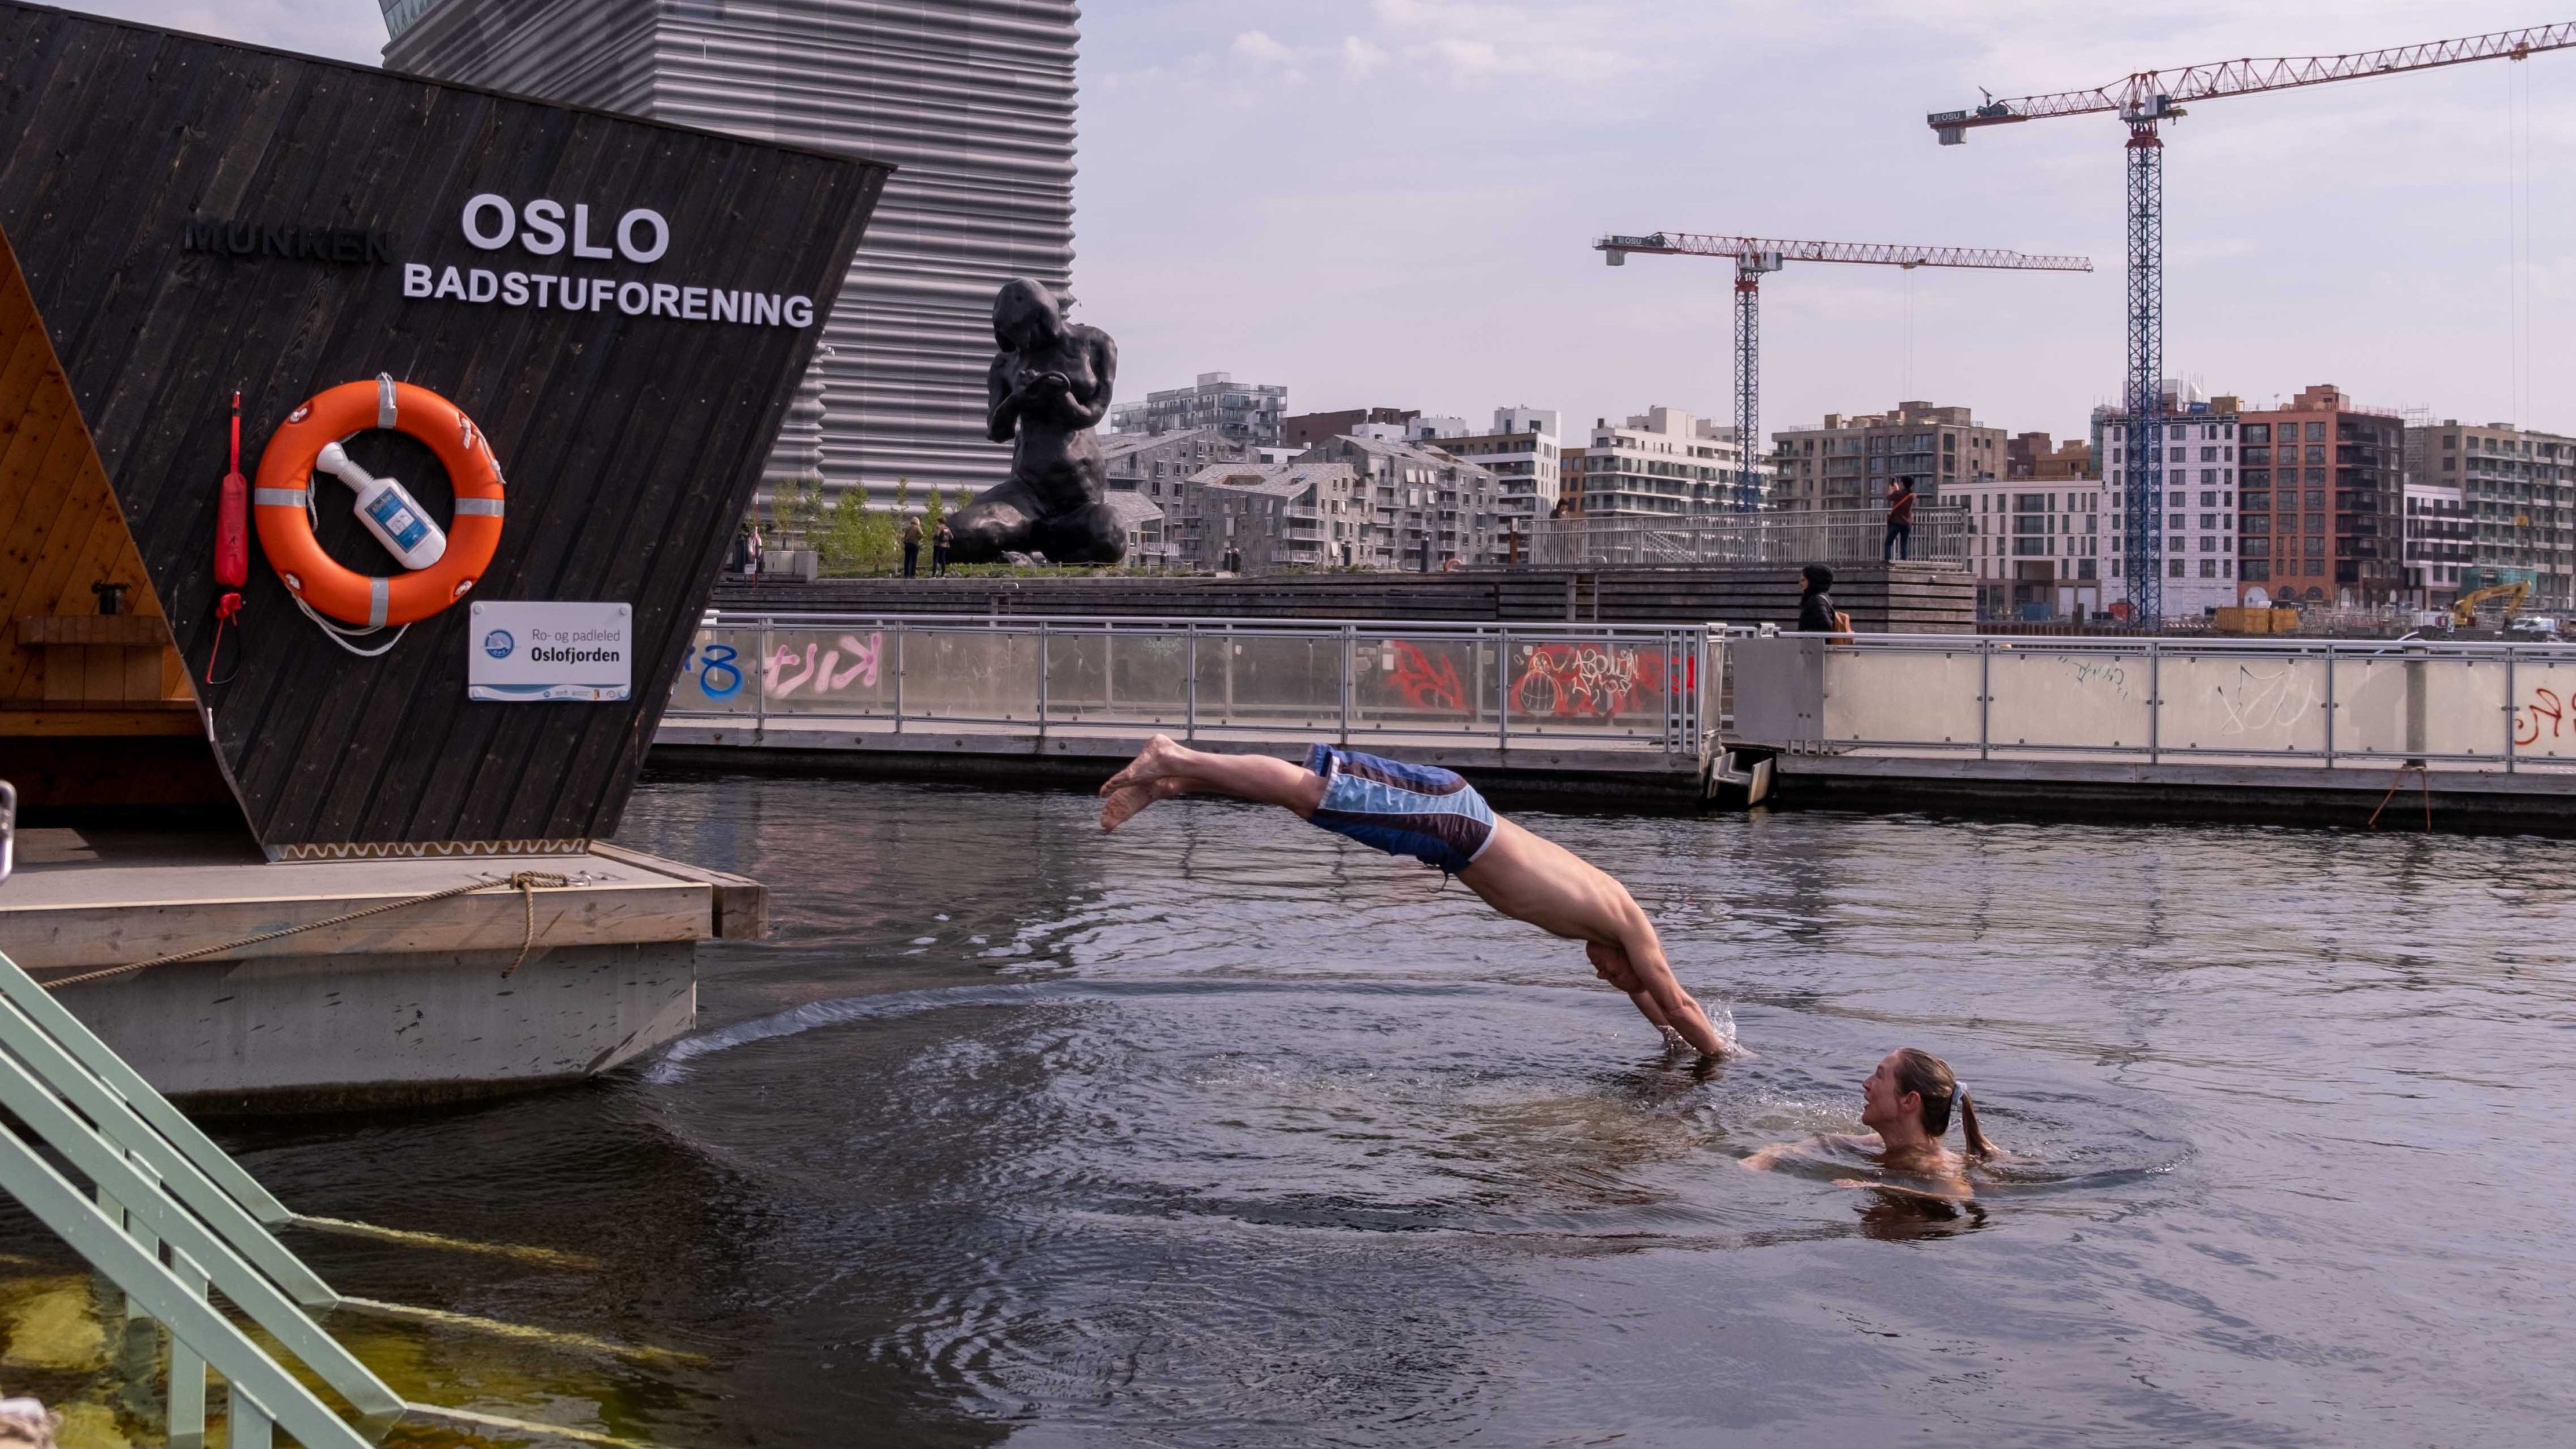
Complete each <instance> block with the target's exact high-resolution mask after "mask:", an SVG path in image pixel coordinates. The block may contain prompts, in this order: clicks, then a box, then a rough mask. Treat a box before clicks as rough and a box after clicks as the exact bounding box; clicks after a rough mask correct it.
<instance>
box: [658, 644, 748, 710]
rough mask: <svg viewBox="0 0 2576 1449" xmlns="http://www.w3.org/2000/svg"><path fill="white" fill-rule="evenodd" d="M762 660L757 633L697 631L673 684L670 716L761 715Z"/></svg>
mask: <svg viewBox="0 0 2576 1449" xmlns="http://www.w3.org/2000/svg"><path fill="white" fill-rule="evenodd" d="M759 658H760V631H759V630H758V629H700V630H698V631H697V633H696V634H695V636H693V637H692V638H691V639H690V641H689V652H688V653H686V654H684V655H682V656H681V657H680V677H679V678H677V679H675V680H673V681H672V682H671V713H673V714H746V715H747V714H756V713H758V712H759V709H760V685H759V670H760V664H759Z"/></svg>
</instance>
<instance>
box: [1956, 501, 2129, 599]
mask: <svg viewBox="0 0 2576 1449" xmlns="http://www.w3.org/2000/svg"><path fill="white" fill-rule="evenodd" d="M1942 502H1944V503H1946V504H1964V505H1965V506H1966V508H1967V516H1968V566H1969V569H1970V571H1971V572H1973V573H1974V574H1975V575H1976V576H1977V616H1978V617H1979V618H1981V619H2015V620H2022V621H2027V622H2045V621H2049V620H2055V619H2075V618H2089V617H2091V616H2093V615H2095V614H2098V613H2101V612H2102V611H2103V610H2105V609H2107V608H2109V607H2110V602H2111V600H2113V599H2116V598H2118V597H2120V595H2119V593H2118V592H2117V591H2116V589H2114V590H2113V591H2111V592H2107V593H2106V592H2105V585H2106V583H2107V582H2108V581H2109V577H2110V568H2109V562H2110V561H2109V559H2108V558H2107V557H2106V554H2107V553H2112V552H2117V551H2118V548H2119V545H2118V543H2117V542H2116V538H2117V536H2116V535H2114V534H2112V533H2111V532H2110V529H2109V521H2110V514H2109V512H2108V510H2107V509H2106V508H2105V506H2104V505H2105V502H2106V500H2105V498H2104V497H2103V486H2102V480H2101V479H2099V478H1978V479H1974V480H1972V481H1968V482H1954V483H1951V484H1950V485H1948V486H1947V488H1945V489H1944V490H1943V492H1942Z"/></svg>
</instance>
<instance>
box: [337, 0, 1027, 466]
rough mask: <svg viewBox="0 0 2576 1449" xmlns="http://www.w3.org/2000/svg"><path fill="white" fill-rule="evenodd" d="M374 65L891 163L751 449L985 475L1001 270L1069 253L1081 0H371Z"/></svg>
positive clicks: (993, 452) (998, 457) (1004, 455)
mask: <svg viewBox="0 0 2576 1449" xmlns="http://www.w3.org/2000/svg"><path fill="white" fill-rule="evenodd" d="M382 3H383V6H384V12H385V23H386V27H387V29H389V30H390V31H391V32H392V34H393V42H392V44H390V45H388V46H387V47H386V48H385V63H386V64H387V65H388V66H390V67H392V68H394V69H396V70H402V71H408V72H411V73H413V74H416V75H421V76H428V77H433V78H437V79H442V80H455V81H464V82H468V83H470V84H475V85H486V86H491V87H494V88H496V89H500V90H505V91H514V92H518V93H520V94H523V95H532V96H544V97H548V98H551V99H555V100H565V101H572V102H575V103H577V104H581V105H588V106H597V107H600V108H602V109H605V110H613V111H622V112H625V113H627V114H630V115H637V116H649V117H652V118H654V119H656V120H665V121H676V122H680V123H682V124H684V125H691V126H704V127H707V128H709V129H712V130H719V131H730V132H733V133H735V134H737V135H743V136H755V137H759V138H761V139H764V140H774V141H781V142H785V143H787V144H790V145H798V146H812V147H819V148H822V149H826V150H832V151H839V152H842V153H845V154H849V155H864V156H866V157H868V158H870V159H873V160H880V161H890V162H893V163H894V164H895V166H896V168H897V169H896V171H895V174H894V176H893V178H892V179H891V180H890V181H888V182H887V184H886V189H885V198H884V201H883V202H882V204H880V205H879V207H878V208H877V214H876V222H875V224H874V225H873V226H872V227H871V228H870V230H869V232H868V237H867V241H866V243H865V244H864V245H863V246H861V247H860V249H859V253H858V256H857V258H856V260H855V261H853V262H852V264H851V266H850V275H849V279H848V281H847V282H846V283H844V284H843V286H842V289H841V297H840V303H839V305H838V306H837V307H835V308H834V309H833V310H832V319H831V325H830V327H829V328H828V329H827V331H826V334H825V336H824V338H823V346H822V348H821V349H820V351H818V352H817V354H816V356H815V360H814V363H813V366H812V368H811V369H810V370H809V371H808V372H807V374H806V377H805V384H804V387H803V389H802V390H801V392H800V393H799V395H798V399H797V403H796V406H795V407H794V408H793V409H792V410H791V411H790V413H789V416H788V422H787V425H786V427H785V428H784V429H783V430H782V431H781V433H780V436H779V440H778V447H777V450H776V452H775V453H774V454H773V455H772V456H771V458H770V460H769V465H768V468H767V470H766V476H767V478H768V480H769V481H770V482H771V483H772V484H775V483H777V482H779V481H782V480H785V479H789V478H799V477H814V476H819V477H820V478H821V479H822V480H823V482H824V484H825V486H826V487H827V488H828V489H831V490H833V491H835V492H837V491H838V490H840V489H842V488H844V487H847V486H850V485H852V484H859V485H863V486H865V487H866V488H867V489H868V490H869V493H870V496H871V497H873V498H875V499H877V500H880V501H883V500H886V499H889V498H891V496H892V494H893V491H894V488H895V485H896V483H897V482H898V481H899V480H909V481H910V482H911V484H912V487H913V490H914V496H915V497H918V496H919V495H920V492H921V490H922V489H924V488H929V487H936V488H940V489H943V490H953V489H955V488H957V487H959V486H961V485H963V486H968V487H972V488H976V489H981V488H984V487H987V486H989V485H991V484H993V483H996V482H999V481H1000V480H1001V478H1002V476H1003V474H1004V473H1005V472H1007V471H1008V468H1009V453H1008V450H1007V449H1004V448H1000V447H996V446H995V445H993V444H992V443H990V442H987V441H986V440H985V438H984V408H985V399H984V375H985V369H986V368H987V367H988V366H989V365H990V363H991V361H992V357H993V335H992V320H991V308H992V303H993V292H994V289H995V288H997V287H999V286H1000V285H1001V284H1002V283H1003V282H1004V281H1005V280H1007V279H1008V278H1011V277H1015V276H1016V277H1032V278H1035V279H1037V280H1039V281H1043V282H1045V283H1047V284H1048V285H1049V286H1052V287H1055V288H1056V289H1058V290H1059V291H1062V290H1063V289H1064V288H1065V287H1066V286H1067V284H1068V283H1069V282H1070V280H1071V272H1072V267H1073V171H1074V160H1073V143H1074V129H1073V122H1074V73H1073V63H1074V46H1075V41H1076V39H1077V34H1076V29H1075V22H1076V19H1077V17H1078V15H1079V9H1078V7H1077V6H1076V5H1075V4H1073V3H1072V0H907V3H905V4H901V5H884V4H864V5H863V4H852V3H847V0H764V3H762V4H759V5H742V4H723V3H710V0H696V3H663V0H560V3H556V4H551V5H531V4H528V3H526V0H382Z"/></svg>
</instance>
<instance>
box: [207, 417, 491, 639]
mask: <svg viewBox="0 0 2576 1449" xmlns="http://www.w3.org/2000/svg"><path fill="white" fill-rule="evenodd" d="M368 428H393V429H397V430H399V431H401V432H405V433H409V434H410V435H411V436H413V437H415V438H418V439H420V440H421V441H422V442H423V443H426V444H428V445H429V450H430V451H431V452H433V453H435V454H437V455H438V461H439V462H440V463H441V464H443V465H445V467H446V469H447V477H448V481H449V482H450V483H452V484H453V485H455V490H456V516H455V519H454V520H453V521H452V522H451V523H450V524H449V525H448V529H447V552H446V553H445V554H443V555H441V556H440V558H439V560H438V562H436V563H434V564H431V565H430V566H429V567H428V568H425V569H416V570H413V571H412V572H409V573H403V574H396V575H394V576H392V577H390V578H378V577H374V576H371V575H368V574H362V573H359V572H358V571H357V570H355V569H352V568H348V567H346V566H344V565H342V564H340V563H339V562H338V561H336V560H334V559H333V558H332V557H331V556H330V555H329V554H327V553H324V552H323V551H322V545H321V543H320V542H319V541H317V540H316V539H315V538H314V537H313V519H312V516H311V515H310V514H309V513H308V512H306V508H307V506H308V504H307V500H308V499H309V498H310V496H311V490H312V488H313V467H314V464H315V462H316V461H317V460H319V459H320V457H321V455H322V448H323V446H324V445H325V444H328V443H336V442H339V441H340V440H342V439H344V438H346V437H348V436H349V435H351V434H353V433H357V432H362V431H364V430H365V429H368ZM501 498H502V487H501V464H500V462H499V460H498V459H495V458H494V457H493V456H492V445H491V442H490V441H489V440H488V439H486V438H485V437H484V436H483V430H482V429H481V428H478V427H476V426H474V420H473V419H472V418H469V417H467V416H466V415H465V414H464V413H463V412H462V411H461V410H459V409H458V408H457V406H456V404H454V403H452V402H449V401H448V400H447V399H445V398H443V397H440V396H439V395H438V394H436V393H434V392H431V391H430V390H429V389H427V388H425V387H414V386H412V385H411V384H410V383H407V382H395V381H394V380H392V379H391V378H378V379H377V380H376V381H374V382H344V383H342V384H340V385H339V386H338V387H334V388H328V389H325V390H324V391H323V392H321V393H319V394H316V395H315V396H314V397H313V398H312V399H311V400H310V401H308V402H306V403H305V404H304V406H302V407H300V408H297V409H296V410H295V411H294V412H292V413H289V414H288V415H287V418H286V422H285V423H284V424H283V425H281V426H280V427H279V428H278V430H277V432H276V433H275V434H274V435H273V436H271V437H270V438H269V440H268V447H267V448H266V449H265V450H264V451H262V452H261V454H260V459H259V478H258V480H257V482H256V483H254V484H253V486H252V491H251V516H252V517H253V518H254V519H256V520H257V521H258V524H259V546H260V548H261V550H262V551H264V552H265V553H267V555H268V561H269V565H270V566H271V567H273V568H275V569H276V570H277V576H278V577H279V578H280V579H282V580H284V581H285V584H286V587H287V589H288V591H289V592H291V593H293V594H294V595H295V596H296V597H297V598H299V599H302V600H303V601H304V602H306V603H307V604H310V605H312V606H313V607H314V608H315V609H317V610H320V611H321V612H322V613H325V614H328V615H330V616H331V617H332V618H334V619H338V620H340V621H341V622H343V623H348V624H364V625H370V626H378V625H387V624H411V623H417V622H418V621H420V620H422V619H426V618H428V617H429V616H430V615H432V614H435V613H437V612H438V611H439V610H441V609H444V608H446V607H447V606H448V605H450V604H453V603H455V602H456V601H457V600H458V599H461V598H463V597H465V593H466V591H467V590H468V589H471V588H473V587H474V584H475V581H476V580H478V579H480V578H482V576H483V570H484V569H486V568H488V567H490V566H491V563H492V555H493V553H494V552H495V551H496V550H498V549H499V548H500V546H501Z"/></svg>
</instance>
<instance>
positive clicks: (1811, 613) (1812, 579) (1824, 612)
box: [1798, 564, 1843, 634]
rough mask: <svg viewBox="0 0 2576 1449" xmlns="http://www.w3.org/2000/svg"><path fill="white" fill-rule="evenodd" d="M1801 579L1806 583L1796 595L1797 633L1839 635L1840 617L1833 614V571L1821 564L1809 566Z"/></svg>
mask: <svg viewBox="0 0 2576 1449" xmlns="http://www.w3.org/2000/svg"><path fill="white" fill-rule="evenodd" d="M1801 577H1803V578H1805V579H1806V581H1807V587H1806V589H1805V591H1804V592H1802V593H1800V594H1799V595H1798V632H1799V633H1801V634H1839V633H1842V632H1843V624H1842V616H1841V615H1840V614H1838V613H1836V612H1834V596H1833V595H1832V594H1831V593H1830V592H1828V591H1829V590H1831V589H1832V588H1833V586H1834V571H1833V570H1832V569H1829V568H1827V567H1825V566H1824V565H1823V564H1809V565H1807V567H1806V569H1805V570H1804V572H1803V573H1802V575H1801Z"/></svg>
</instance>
